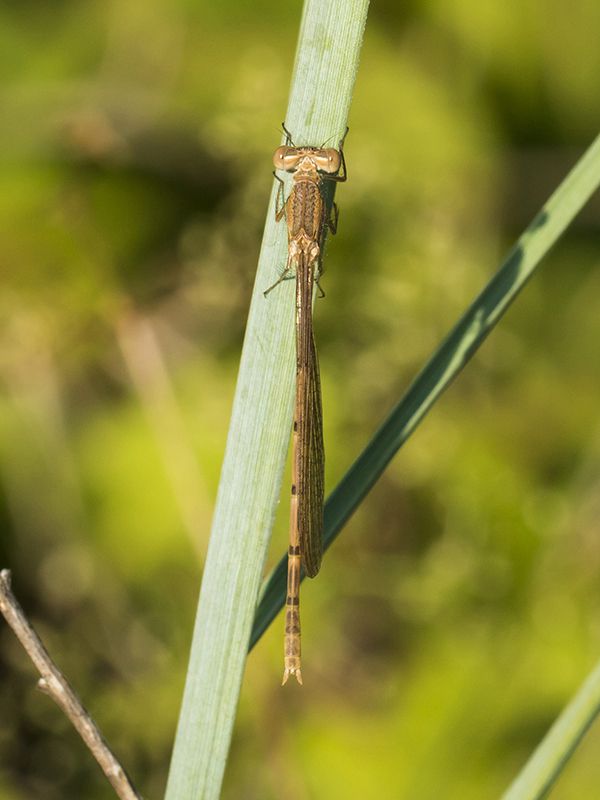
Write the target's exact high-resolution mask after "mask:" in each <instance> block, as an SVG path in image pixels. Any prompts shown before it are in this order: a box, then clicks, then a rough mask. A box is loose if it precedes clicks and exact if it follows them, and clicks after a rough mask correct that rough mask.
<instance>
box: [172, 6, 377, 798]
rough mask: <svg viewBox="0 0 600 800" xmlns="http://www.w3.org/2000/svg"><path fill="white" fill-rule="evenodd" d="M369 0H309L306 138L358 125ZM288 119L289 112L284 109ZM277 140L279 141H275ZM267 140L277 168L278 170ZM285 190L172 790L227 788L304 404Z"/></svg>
mask: <svg viewBox="0 0 600 800" xmlns="http://www.w3.org/2000/svg"><path fill="white" fill-rule="evenodd" d="M367 8H368V0H307V2H306V3H305V7H304V13H303V18H302V26H301V31H300V38H299V43H298V49H297V53H296V63H295V67H294V76H293V80H292V87H291V94H290V100H289V106H288V110H287V114H286V118H285V119H286V123H287V126H288V128H289V129H290V130H292V131H293V132H294V136H295V140H296V141H297V142H299V143H311V144H313V143H315V142H317V143H320V142H322V141H325V140H326V139H328V138H330V137H333V140H334V141H338V140H339V139H340V138H341V136H342V134H343V133H344V130H345V128H346V119H347V116H348V110H349V107H350V98H351V94H352V89H353V86H354V81H355V76H356V71H357V67H358V58H359V52H360V47H361V43H362V37H363V31H364V26H365V21H366V14H367ZM277 121H278V122H279V121H280V120H277ZM269 148H270V146H269ZM270 155H271V153H270V149H269V150H267V149H265V169H270ZM274 202H275V191H274V190H273V191H272V193H271V202H270V205H269V210H268V213H267V221H266V226H265V232H264V237H263V243H262V249H261V254H260V259H259V266H258V272H257V278H256V283H255V286H254V293H253V297H252V304H251V308H250V315H249V318H248V325H247V329H246V337H245V341H244V348H243V352H242V359H241V364H240V371H239V375H238V383H237V388H236V393H235V399H234V404H233V412H232V417H231V425H230V429H229V436H228V440H227V447H226V451H225V458H224V461H223V467H222V472H221V480H220V484H219V492H218V497H217V504H216V509H215V515H214V519H213V525H212V532H211V539H210V544H209V548H208V554H207V559H206V566H205V571H204V578H203V581H202V588H201V592H200V601H199V607H198V613H197V618H196V625H195V630H194V637H193V643H192V650H191V655H190V662H189V668H188V674H187V680H186V686H185V692H184V697H183V704H182V708H181V713H180V718H179V724H178V729H177V736H176V740H175V747H174V751H173V758H172V762H171V769H170V774H169V781H168V785H167V792H166V798H167V800H192V798H193V799H194V800H196V799H197V798H202V799H203V800H211V799H212V798H217V797H218V796H219V793H220V788H221V784H222V780H223V772H224V769H225V763H226V759H227V753H228V750H229V744H230V739H231V732H232V728H233V721H234V717H235V711H236V706H237V702H238V697H239V692H240V686H241V681H242V675H243V670H244V663H245V659H246V653H247V648H248V642H249V638H250V630H251V627H252V620H253V618H254V612H255V609H256V602H257V596H258V590H259V586H260V579H261V575H262V572H263V568H264V561H265V557H266V551H267V545H268V541H269V534H270V530H271V527H272V524H273V518H274V511H275V506H276V503H277V500H278V498H279V494H280V489H281V478H282V473H283V468H284V464H285V455H286V451H287V447H288V442H289V436H290V426H291V417H292V403H293V372H294V369H293V364H294V355H293V353H294V339H293V336H294V322H293V311H294V299H293V286H291V285H289V284H291V283H293V282H291V281H290V282H286V283H284V284H283V285H282V286H281V287H280V288H281V291H278V292H277V293H274V294H273V296H269V297H268V299H265V297H264V296H263V291H264V290H265V289H266V288H267V287H268V286H270V285H271V284H272V283H273V282H274V280H275V279H276V277H277V275H278V273H279V271H280V270H281V268H282V266H283V265H284V263H285V254H286V245H287V242H286V231H285V226H284V225H276V223H275V219H274Z"/></svg>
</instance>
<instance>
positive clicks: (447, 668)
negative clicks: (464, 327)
mask: <svg viewBox="0 0 600 800" xmlns="http://www.w3.org/2000/svg"><path fill="white" fill-rule="evenodd" d="M300 10H301V9H300V4H299V3H293V4H286V3H274V2H272V0H260V2H255V3H252V4H245V3H241V2H239V0H227V2H221V3H218V4H212V3H208V2H202V1H200V2H196V3H191V2H188V1H186V0H179V1H178V2H177V1H176V2H167V0H149V1H148V2H145V3H141V2H139V1H138V2H135V1H134V2H131V3H125V4H123V3H116V2H108V3H100V2H95V1H94V0H79V2H72V1H70V0H60V1H58V2H53V3H49V2H43V0H36V1H35V2H34V0H25V1H24V2H21V3H14V2H9V3H5V4H3V6H2V7H1V8H0V54H1V55H0V63H1V65H2V74H3V77H4V79H3V82H2V87H1V88H0V100H1V106H2V123H1V125H0V182H1V183H0V189H1V191H0V279H1V281H2V292H1V294H0V524H1V526H2V535H1V538H0V563H1V565H2V566H8V567H10V568H11V569H12V571H13V582H14V586H15V591H16V593H17V594H18V596H19V598H20V600H21V602H22V604H23V605H24V607H25V608H26V609H27V611H28V613H29V614H30V615H31V618H32V620H33V621H34V623H35V624H36V625H37V626H38V628H39V630H40V633H41V634H42V635H43V636H44V638H45V639H46V641H47V643H48V646H49V649H50V650H51V652H52V653H53V654H54V656H55V657H56V659H57V661H58V662H59V664H60V666H61V668H62V669H64V671H65V673H66V674H67V675H68V676H69V677H70V679H71V680H72V682H73V684H74V685H75V687H76V689H77V691H78V692H79V693H80V694H81V696H82V697H83V699H84V701H85V703H86V705H88V707H89V708H90V710H91V711H92V713H93V714H94V715H95V716H96V718H97V719H98V721H99V723H100V725H101V727H102V728H103V730H104V732H105V734H106V736H107V738H108V739H109V741H110V742H111V743H112V744H113V746H114V748H115V749H116V751H117V752H118V754H119V755H120V757H121V758H122V759H123V761H124V763H125V765H126V766H127V768H128V770H129V771H130V773H131V774H132V776H133V777H134V779H135V781H136V783H137V784H138V786H139V788H140V789H141V791H142V792H143V794H144V796H146V797H149V798H158V797H160V796H161V793H162V791H163V787H164V782H165V778H166V770H167V767H168V760H169V754H170V747H171V741H172V737H173V733H174V727H175V722H176V719H177V713H178V710H179V702H180V695H181V691H182V685H183V678H184V674H185V668H186V660H187V652H188V647H189V641H190V636H191V626H192V620H193V614H194V610H195V603H196V597H197V591H198V585H199V578H200V574H201V569H200V565H201V559H202V553H204V552H205V550H206V546H207V535H208V530H209V525H210V517H211V507H212V502H213V499H214V495H215V491H216V486H217V483H218V477H219V467H220V460H221V456H222V452H223V447H224V442H225V437H226V432H227V423H228V414H229V409H230V404H231V398H232V396H233V389H234V384H235V376H236V365H237V360H238V357H239V351H240V347H241V343H242V337H243V330H244V319H245V314H246V309H247V305H248V301H249V295H250V289H251V282H252V275H253V269H254V266H255V263H256V258H257V254H258V249H259V243H260V234H261V229H262V224H263V221H264V213H265V208H266V204H267V198H268V192H269V187H270V181H271V176H270V170H271V167H270V166H269V165H270V158H271V151H272V149H273V148H274V147H275V146H276V144H277V143H278V141H279V139H278V136H279V134H278V133H277V127H278V125H279V123H280V121H281V119H282V118H283V114H284V112H285V107H286V95H287V88H288V84H289V78H290V74H291V67H292V58H293V49H294V45H295V40H296V36H297V26H298V22H299V18H300ZM599 37H600V6H599V5H598V4H597V3H592V2H589V0H575V1H574V2H573V3H570V4H568V5H565V4H562V5H561V4H558V3H551V4H548V3H540V2H537V1H536V0H525V2H522V3H520V4H516V3H509V4H477V3H476V2H474V0H461V1H460V2H458V3H451V2H448V1H447V0H437V1H436V2H423V1H421V0H412V2H409V3H404V4H396V3H393V2H390V0H382V1H381V2H379V3H374V4H373V7H372V11H371V16H370V22H369V25H368V29H367V35H366V41H365V47H364V52H363V55H362V60H361V70H360V73H359V78H358V82H357V87H356V93H355V100H354V105H353V110H352V116H351V119H350V127H351V132H350V135H349V137H348V140H347V147H346V153H347V158H348V164H349V174H350V180H349V181H348V183H347V184H346V185H344V186H343V187H341V189H340V191H339V193H338V201H339V203H340V206H341V220H340V228H339V234H338V236H337V237H336V239H335V241H332V242H330V244H329V246H328V256H327V273H326V276H325V279H324V280H325V283H324V286H325V289H326V291H327V298H326V299H325V300H323V301H320V302H319V303H318V305H317V323H316V324H317V337H318V343H319V349H320V353H321V366H322V372H323V389H324V408H325V425H326V431H325V434H326V446H327V454H328V464H327V483H328V486H329V487H333V485H335V482H336V481H337V479H339V477H340V476H341V475H342V473H343V472H344V471H345V469H346V467H347V466H348V465H349V463H350V462H351V460H352V459H353V458H354V456H355V455H356V454H357V452H358V451H359V449H360V448H361V447H362V446H363V445H364V444H365V442H366V441H367V439H368V437H369V436H370V434H371V433H372V432H373V430H374V428H375V427H376V426H377V425H378V423H379V421H380V419H381V418H382V416H383V415H384V414H385V413H386V412H387V411H388V410H389V408H390V407H391V405H392V404H393V403H394V402H395V400H396V399H397V398H398V396H399V395H400V393H401V392H402V390H403V389H404V388H405V387H406V385H407V383H408V382H409V381H410V379H411V377H412V376H413V375H414V374H415V372H416V371H417V370H418V368H419V366H420V365H421V363H422V362H423V360H424V358H425V357H426V356H427V355H428V353H429V352H430V351H431V349H432V348H433V347H434V345H435V344H436V343H437V342H438V341H439V339H440V338H441V337H442V335H443V334H444V332H445V331H446V330H447V329H448V328H449V326H450V325H451V324H452V323H453V322H454V320H455V319H456V317H457V316H458V314H459V313H460V311H461V310H462V309H463V307H464V306H465V304H466V303H467V302H468V300H469V299H470V298H471V297H472V296H473V295H474V293H475V292H476V291H477V290H478V289H479V288H480V287H481V286H482V285H483V283H484V282H485V280H486V279H487V277H489V276H490V275H491V273H492V272H493V270H494V269H495V268H496V266H497V264H498V263H499V261H500V258H501V256H502V254H503V253H504V251H505V250H506V249H507V246H508V245H509V244H510V243H511V241H512V240H513V239H514V238H515V237H516V235H518V233H519V232H520V231H521V230H522V229H523V228H524V227H525V226H526V224H527V223H528V222H529V221H530V219H531V217H532V216H533V214H534V213H535V211H536V210H537V209H538V208H539V206H540V205H541V204H542V202H543V201H544V200H545V199H546V197H547V195H548V194H549V193H550V191H551V190H552V189H553V188H554V186H555V185H556V184H557V183H558V182H559V180H560V179H561V178H562V177H563V176H564V174H565V173H566V172H567V170H568V169H569V168H570V166H571V165H572V164H573V163H574V161H575V160H576V158H577V156H578V154H579V153H580V152H581V151H582V149H583V147H584V146H586V145H587V144H588V143H589V142H590V141H591V139H592V138H593V136H594V135H595V134H596V132H597V129H598V123H599V121H600V100H599V99H598V93H597V85H596V84H597V75H598V71H599V70H600V49H599V48H598V40H599ZM599 234H600V203H599V202H598V198H595V200H594V201H592V203H591V204H590V205H589V207H588V209H587V210H586V211H585V212H584V213H583V214H582V215H581V216H580V217H579V218H578V220H577V222H576V223H575V225H574V226H573V227H572V228H571V230H570V231H569V232H568V234H567V236H566V237H565V238H564V239H563V240H562V242H560V243H559V245H558V246H557V248H556V249H555V251H554V253H553V254H552V255H551V257H550V258H549V259H548V260H547V264H546V266H545V268H544V269H543V270H542V272H541V273H540V274H539V275H538V276H537V277H536V279H535V281H534V282H533V283H532V284H531V285H530V286H529V287H528V288H527V290H526V292H525V293H524V294H523V296H522V297H521V298H520V299H519V301H518V303H517V304H516V305H515V307H514V308H513V309H512V310H511V311H510V312H509V314H508V316H507V317H506V319H505V320H504V321H503V322H502V323H501V325H500V326H499V328H498V329H497V330H496V331H495V332H494V334H493V336H492V337H491V338H490V340H489V341H488V342H487V343H486V345H485V347H484V348H483V350H482V352H481V353H480V354H479V355H478V356H477V357H476V359H475V360H474V362H473V363H472V364H471V365H470V366H469V368H468V369H467V371H466V372H465V373H464V374H463V375H462V376H461V377H460V379H459V381H457V383H456V384H455V385H454V386H453V388H452V389H451V390H450V391H449V392H448V393H447V395H446V396H445V397H444V398H443V400H442V402H440V403H439V404H438V406H437V407H436V408H435V409H434V411H433V412H432V414H431V415H430V417H429V418H428V420H427V421H426V422H425V424H424V425H423V426H422V428H421V429H420V430H419V431H418V433H417V435H416V436H415V437H414V439H412V440H411V441H410V442H409V444H408V445H407V446H406V447H405V448H404V449H403V451H402V453H401V454H400V456H399V457H398V458H397V459H396V460H395V462H394V463H393V464H392V466H391V467H390V469H389V470H388V472H387V473H386V475H385V477H384V478H383V479H382V480H381V481H380V483H379V485H378V486H377V487H376V488H375V490H374V491H373V492H372V494H371V496H370V497H369V498H368V500H367V502H366V503H365V504H364V506H363V507H362V508H361V509H360V510H359V512H358V513H357V514H356V515H355V517H354V519H353V520H352V522H351V524H350V525H349V526H348V529H347V531H345V532H344V533H343V534H342V536H341V537H340V539H339V541H338V542H337V543H336V545H335V546H334V548H333V549H332V551H331V552H330V554H329V556H328V558H327V559H326V562H325V565H324V568H323V571H322V574H321V576H320V577H319V579H318V580H317V581H315V582H314V583H310V584H309V585H306V587H305V590H304V592H303V614H304V652H305V669H304V672H305V686H304V688H303V690H301V691H297V690H295V689H294V688H293V687H288V689H289V690H288V689H286V691H282V690H281V688H280V687H279V685H278V684H279V675H280V667H281V664H280V659H281V633H282V631H281V624H280V623H279V622H278V623H277V624H275V625H274V626H272V628H271V630H270V631H269V632H268V633H267V634H266V636H265V637H264V639H263V641H262V642H261V643H260V644H259V646H258V647H257V648H256V649H255V651H254V652H253V653H252V656H251V657H250V659H249V663H248V670H247V676H246V680H245V685H244V690H243V695H242V701H241V708H240V715H239V718H238V722H237V727H236V733H235V738H234V744H233V749H232V755H231V760H230V765H229V769H228V773H227V777H226V785H225V789H224V797H225V798H240V797H243V798H245V800H252V799H253V798H256V799H257V800H269V799H270V798H273V800H275V799H277V800H281V799H283V800H308V798H321V797H328V798H342V797H343V798H346V800H352V798H361V800H365V799H366V798H378V799H379V798H384V799H385V798H407V799H410V800H429V799H430V798H433V797H444V798H457V800H458V798H460V800H469V798H481V797H493V796H497V795H499V794H500V792H501V791H502V790H503V789H504V788H505V787H506V786H507V785H508V783H509V782H510V780H511V779H512V777H513V775H514V774H515V772H516V771H517V770H518V768H519V767H520V765H521V764H522V763H523V761H524V760H525V758H526V757H527V756H528V755H529V753H530V752H531V750H532V749H533V747H534V746H535V745H536V744H537V742H538V741H539V739H540V738H541V736H542V735H543V733H544V732H545V730H546V729H547V727H548V725H549V723H550V722H551V721H552V719H553V718H554V717H555V715H556V714H557V713H558V711H559V710H560V708H561V707H562V705H563V704H564V703H565V702H566V701H567V699H568V698H569V696H570V695H571V694H572V692H573V691H574V690H575V688H576V687H577V686H578V685H579V683H580V681H581V680H582V679H583V677H584V676H585V675H586V674H587V672H588V671H589V670H590V669H591V667H592V665H593V664H594V662H595V661H596V660H597V659H598V657H599V655H600V625H599V624H598V619H599V618H600V616H599V615H600V594H599V592H598V585H599V577H600V544H599V542H600V537H599V534H600V527H599V523H598V519H599V518H600V500H599V497H600V493H599V491H598V490H599V487H600V421H599V417H598V386H599V378H600V317H599V315H598V312H597V300H596V299H597V297H598V295H599V293H600V272H599V270H598V266H599V257H600V238H599ZM280 517H281V519H280V520H279V524H278V526H277V530H276V535H275V543H274V546H273V551H272V563H274V562H275V560H276V559H277V558H278V557H279V555H280V553H281V552H282V550H283V548H284V542H285V537H286V518H287V504H286V503H282V504H281V514H280ZM0 676H1V682H0V713H1V718H2V725H1V726H0V798H1V800H21V799H23V800H24V799H25V798H30V797H44V798H46V800H54V798H65V797H67V798H79V797H85V798H90V800H93V798H105V797H107V796H109V789H108V786H107V785H105V783H104V780H103V778H102V776H101V775H100V774H99V772H98V771H97V769H96V767H95V766H94V765H93V763H92V762H91V759H90V758H89V757H88V755H87V753H85V751H84V750H83V746H82V745H81V744H80V743H79V742H78V741H77V739H76V737H75V735H74V734H73V733H72V732H71V730H70V729H69V725H68V724H67V722H66V721H65V720H64V719H63V718H62V716H61V714H60V713H59V712H58V710H57V709H55V708H54V707H53V706H52V704H51V703H50V702H49V701H48V699H47V698H46V697H43V696H42V695H39V694H38V693H36V692H34V691H33V686H34V675H33V672H32V668H31V666H30V665H29V663H28V661H27V660H26V658H25V657H24V655H23V654H22V653H21V651H20V648H19V646H18V645H17V643H16V642H15V641H14V639H13V637H12V634H11V633H10V631H8V629H7V628H6V626H1V627H0ZM599 747H600V731H599V730H598V728H597V726H596V727H595V728H593V729H592V731H591V732H590V733H589V735H588V737H587V738H586V740H585V742H584V744H583V746H582V747H581V749H580V750H579V751H578V753H577V754H576V756H575V758H574V760H573V762H572V763H571V764H570V765H569V767H568V769H567V771H566V773H565V775H564V776H563V777H562V778H561V781H560V782H559V784H558V786H557V788H556V790H555V792H554V794H553V797H556V798H557V800H570V799H571V798H582V797H593V796H596V794H597V786H598V785H599V781H600V759H598V758H597V750H598V748H599Z"/></svg>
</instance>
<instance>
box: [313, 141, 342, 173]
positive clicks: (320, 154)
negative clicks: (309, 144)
mask: <svg viewBox="0 0 600 800" xmlns="http://www.w3.org/2000/svg"><path fill="white" fill-rule="evenodd" d="M313 158H314V160H315V163H316V165H317V169H318V170H319V172H325V173H327V174H328V175H333V174H334V173H336V172H337V171H338V170H339V168H340V154H339V153H338V151H337V150H334V149H333V147H328V148H327V149H325V150H318V151H317V152H316V153H315V155H314V156H313Z"/></svg>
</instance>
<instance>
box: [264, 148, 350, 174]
mask: <svg viewBox="0 0 600 800" xmlns="http://www.w3.org/2000/svg"><path fill="white" fill-rule="evenodd" d="M304 159H306V162H305V163H304V164H301V162H303V161H304ZM273 164H274V165H275V168H276V169H281V170H284V171H285V172H295V171H296V170H297V169H298V168H299V167H300V170H301V171H302V170H306V169H307V167H310V166H311V165H314V167H313V168H316V169H317V170H318V171H319V172H325V173H327V174H328V175H335V173H336V172H338V171H339V169H340V165H341V156H340V154H339V152H338V151H337V150H335V149H334V148H333V147H325V148H320V147H290V146H289V145H282V146H281V147H278V148H277V150H275V152H274V153H273Z"/></svg>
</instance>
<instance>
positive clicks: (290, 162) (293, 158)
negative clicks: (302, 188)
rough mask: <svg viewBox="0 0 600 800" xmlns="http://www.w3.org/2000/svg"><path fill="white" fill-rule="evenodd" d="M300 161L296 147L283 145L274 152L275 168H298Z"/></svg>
mask: <svg viewBox="0 0 600 800" xmlns="http://www.w3.org/2000/svg"><path fill="white" fill-rule="evenodd" d="M298 161H299V156H298V152H297V151H296V149H295V148H294V147H286V145H282V146H281V147H278V148H277V150H275V152H274V153H273V165H274V167H275V169H282V170H285V171H287V172H289V171H290V170H294V169H296V167H297V165H298Z"/></svg>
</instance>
